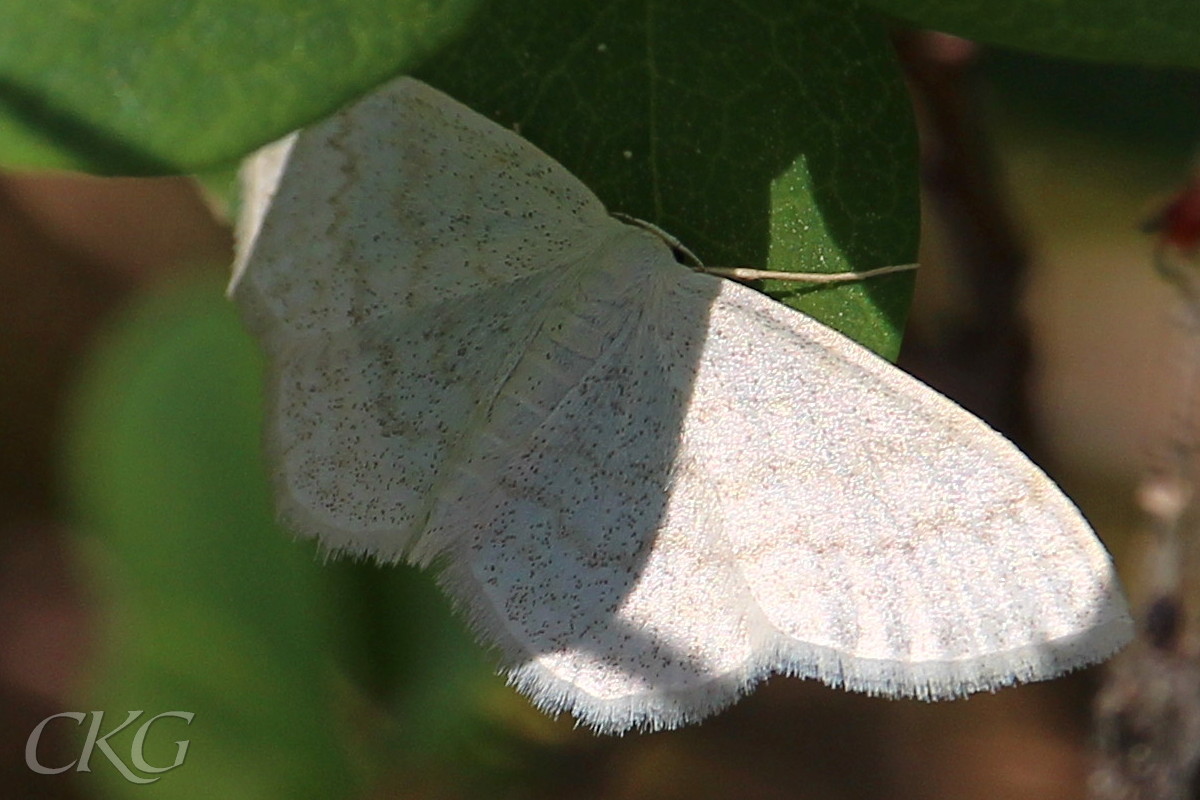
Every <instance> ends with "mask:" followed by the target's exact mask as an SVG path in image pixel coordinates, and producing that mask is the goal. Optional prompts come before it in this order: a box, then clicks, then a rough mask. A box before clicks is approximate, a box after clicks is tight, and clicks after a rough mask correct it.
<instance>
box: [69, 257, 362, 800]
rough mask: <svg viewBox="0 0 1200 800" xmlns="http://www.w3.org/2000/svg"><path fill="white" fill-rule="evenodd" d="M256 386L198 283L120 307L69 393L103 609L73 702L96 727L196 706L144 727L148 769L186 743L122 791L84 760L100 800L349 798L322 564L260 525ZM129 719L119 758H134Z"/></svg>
mask: <svg viewBox="0 0 1200 800" xmlns="http://www.w3.org/2000/svg"><path fill="white" fill-rule="evenodd" d="M260 382H261V364H260V359H259V358H258V355H257V352H256V348H255V347H254V345H253V344H252V343H251V341H250V340H249V338H248V337H247V336H246V335H245V334H244V333H243V332H242V330H241V326H240V324H239V322H238V321H237V319H236V316H235V314H234V312H233V310H232V308H231V307H230V306H229V304H228V303H227V302H226V301H225V299H224V297H223V296H222V292H221V286H220V285H219V283H218V282H217V281H215V280H205V281H203V282H201V283H200V284H198V285H197V284H189V285H185V286H181V287H178V288H177V289H176V290H174V291H172V292H169V293H166V294H164V295H162V296H160V297H157V298H153V299H150V300H149V301H147V302H145V303H143V304H141V305H140V306H138V307H135V308H134V309H132V310H131V311H130V313H129V314H128V315H126V316H125V317H124V318H123V319H122V320H121V321H120V323H119V324H118V325H117V327H116V328H115V329H114V330H113V331H112V332H111V334H110V335H109V336H108V337H107V340H106V341H105V343H104V346H103V347H101V348H100V349H99V350H98V351H97V353H96V355H95V357H94V359H93V360H92V361H91V363H90V364H89V365H88V368H87V370H86V373H85V376H84V379H83V382H82V385H81V386H80V389H79V391H78V393H77V395H76V397H75V402H74V406H73V408H74V409H75V412H74V415H73V424H72V426H71V434H70V436H69V437H68V442H67V447H66V451H65V452H66V458H67V467H68V472H69V474H70V476H71V478H72V482H71V488H72V493H73V499H74V500H75V504H76V506H77V508H78V510H79V517H80V527H81V528H82V529H83V530H85V531H88V532H90V533H92V534H93V536H92V537H91V538H88V539H86V540H85V541H84V543H83V547H82V552H83V554H84V555H85V564H86V565H87V566H88V567H89V572H90V574H91V578H92V580H93V582H94V583H95V584H96V585H97V593H98V596H99V598H100V599H101V601H102V607H103V609H104V614H103V618H102V619H103V624H102V626H101V632H102V640H101V642H102V646H101V648H100V650H101V653H100V657H99V659H98V663H96V664H95V665H94V667H93V670H92V675H93V685H92V686H91V687H89V692H88V696H87V698H86V700H85V707H86V708H89V709H103V710H104V711H105V712H106V725H105V730H108V729H109V728H111V727H112V726H113V725H115V724H116V723H118V722H119V721H120V720H121V719H123V718H124V714H125V712H126V711H127V710H129V709H144V710H146V712H147V714H146V717H147V718H149V717H150V716H152V715H153V714H157V713H161V712H165V711H190V712H193V713H194V714H195V717H194V719H193V721H192V723H191V724H190V725H188V726H186V727H184V726H183V723H182V722H179V721H176V720H167V721H164V722H163V723H161V724H162V732H161V733H156V732H155V731H157V730H158V729H157V728H154V729H151V734H152V735H151V736H150V738H149V741H148V745H147V754H146V755H147V760H148V761H149V763H151V764H158V765H166V764H169V763H171V761H172V760H173V756H174V744H173V742H174V741H175V740H179V739H187V740H189V741H190V742H191V745H190V748H189V752H188V755H187V759H186V761H185V762H184V764H183V765H181V766H180V767H179V768H177V769H175V770H173V771H171V772H169V773H166V774H164V775H162V776H161V780H159V781H158V782H157V783H154V784H152V785H146V786H135V785H133V784H129V783H127V782H126V781H124V780H123V779H122V778H121V777H120V776H119V774H118V773H117V772H116V770H115V769H113V768H111V767H110V766H109V765H108V764H107V762H105V761H104V760H103V759H102V758H100V756H99V754H97V756H96V759H94V760H96V763H95V764H94V765H93V775H92V776H91V777H85V778H84V780H93V779H94V780H96V781H102V782H103V785H104V788H105V789H106V791H107V794H109V795H110V796H113V797H124V796H132V795H136V796H137V797H156V798H157V797H162V798H200V797H239V798H278V797H296V798H303V797H312V798H334V797H340V796H344V795H346V794H353V788H354V781H353V780H352V778H351V776H350V770H349V767H348V765H347V763H346V760H345V755H344V754H343V752H342V746H341V744H340V742H339V739H338V734H339V730H340V729H341V727H342V726H341V725H339V719H340V718H339V715H338V712H337V709H336V708H335V707H334V701H333V697H332V696H331V694H332V693H331V691H330V689H329V686H328V677H329V662H328V660H327V654H326V644H325V639H326V625H327V623H328V620H327V619H326V617H325V616H323V613H322V611H323V610H324V609H323V608H322V606H321V605H320V604H319V603H318V600H319V599H320V597H321V595H320V593H319V590H320V588H321V580H322V576H321V575H320V573H319V570H320V567H319V562H318V561H317V560H316V558H315V557H314V556H315V554H314V550H313V548H312V547H311V546H309V545H301V544H298V543H296V542H295V541H293V540H292V539H291V537H289V536H288V535H287V534H285V533H284V532H282V531H280V530H279V529H278V528H277V527H276V526H275V524H274V521H273V511H272V506H271V502H270V499H269V490H268V487H267V482H266V478H265V473H264V471H263V468H262V464H261V460H260V455H259V418H260V415H261V405H260V392H259V386H260ZM157 724H158V723H156V725H157ZM135 728H136V725H135V726H134V727H133V728H130V729H127V730H126V731H125V732H123V733H122V734H121V736H120V737H116V738H115V739H114V742H115V745H114V749H115V750H117V751H118V752H123V753H124V754H126V755H127V754H128V753H129V746H130V743H131V742H130V740H131V738H132V735H133V731H134V729H135ZM176 734H178V735H176ZM125 761H126V762H127V763H129V759H128V757H126V758H125Z"/></svg>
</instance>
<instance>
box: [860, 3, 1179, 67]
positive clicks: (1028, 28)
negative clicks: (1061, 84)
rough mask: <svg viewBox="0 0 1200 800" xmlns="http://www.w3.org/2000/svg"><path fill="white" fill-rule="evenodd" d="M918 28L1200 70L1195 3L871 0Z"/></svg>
mask: <svg viewBox="0 0 1200 800" xmlns="http://www.w3.org/2000/svg"><path fill="white" fill-rule="evenodd" d="M865 2H866V3H868V4H869V5H872V6H874V7H876V8H878V9H879V10H881V11H884V12H886V13H888V14H893V15H895V16H897V17H899V18H900V19H903V20H906V21H907V22H910V23H912V24H913V25H916V26H919V27H922V28H930V29H932V30H936V31H945V32H946V33H953V34H956V35H958V36H962V37H965V38H967V39H974V40H975V41H979V42H985V43H987V44H996V45H1003V46H1005V47H1016V48H1020V49H1022V50H1032V51H1034V52H1037V53H1045V54H1046V55H1052V56H1064V57H1067V58H1080V59H1085V60H1088V61H1102V62H1107V63H1113V64H1117V63H1120V64H1140V65H1145V66H1176V67H1192V68H1196V67H1200V6H1197V4H1196V2H1195V0H1006V2H1003V3H997V2H994V0H953V2H947V1H946V0H865Z"/></svg>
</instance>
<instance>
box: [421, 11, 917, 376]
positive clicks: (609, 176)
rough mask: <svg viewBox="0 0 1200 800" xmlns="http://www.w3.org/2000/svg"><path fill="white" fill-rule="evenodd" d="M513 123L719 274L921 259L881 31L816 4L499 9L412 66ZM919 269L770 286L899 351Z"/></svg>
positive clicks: (900, 121)
mask: <svg viewBox="0 0 1200 800" xmlns="http://www.w3.org/2000/svg"><path fill="white" fill-rule="evenodd" d="M417 75H418V77H422V78H424V79H426V80H428V81H429V82H430V83H432V84H433V85H434V86H437V87H438V88H440V89H442V90H443V91H447V92H448V93H449V94H451V95H452V96H454V97H456V98H458V99H459V100H462V101H463V102H465V103H466V104H467V105H469V106H471V107H473V108H475V109H476V110H478V111H480V112H481V113H484V114H487V115H488V116H490V117H492V118H493V119H496V120H497V121H499V122H501V123H502V124H506V125H512V126H515V127H517V128H518V130H519V131H520V133H521V134H522V135H523V136H525V137H527V138H529V139H530V140H531V141H533V142H534V143H535V144H537V145H538V146H539V147H541V148H542V149H543V150H545V151H546V152H547V153H549V154H550V155H551V156H553V157H554V158H555V159H557V160H559V161H560V162H562V163H563V164H564V165H565V166H566V167H567V168H568V169H569V170H571V171H572V172H573V173H574V174H575V175H577V176H578V177H579V178H580V179H581V180H583V182H584V183H585V184H587V185H588V186H589V187H591V188H592V189H593V190H594V191H595V192H596V193H597V194H598V195H599V196H600V199H601V200H603V201H604V202H605V204H606V205H607V206H608V207H609V209H610V210H612V211H619V212H623V213H626V214H630V215H632V216H634V217H637V218H639V219H643V220H646V221H648V222H652V223H654V224H656V225H658V226H659V227H661V228H663V229H664V230H666V231H668V232H669V233H671V234H672V235H674V236H677V237H678V238H679V239H680V240H681V241H682V242H683V243H684V244H685V245H686V246H687V247H689V248H690V249H691V250H692V251H693V252H695V253H696V254H697V255H698V256H699V257H700V258H701V259H702V260H703V261H704V262H705V263H706V264H711V265H714V266H753V267H758V268H768V269H774V270H784V271H792V272H795V271H805V272H840V271H845V270H849V269H869V268H872V267H879V266H885V265H889V264H897V263H907V262H911V261H913V260H915V254H916V244H917V219H918V207H917V166H916V146H915V133H914V127H913V122H912V119H911V112H910V109H909V105H908V99H907V94H906V92H905V88H904V85H903V81H902V79H901V75H900V72H899V69H898V67H897V65H896V64H895V62H894V60H893V56H892V54H891V50H890V47H889V45H888V42H887V39H886V36H885V34H884V31H883V29H882V28H881V26H880V25H879V23H878V21H877V19H876V18H875V17H874V16H873V15H863V14H860V13H859V12H858V10H857V9H856V7H854V6H851V5H844V6H839V7H833V6H831V5H830V4H829V3H827V2H823V1H822V0H746V1H745V2H739V3H733V4H731V3H727V2H724V0H696V2H687V3H683V2H673V3H662V2H649V1H648V0H613V1H611V2H588V1H585V0H574V1H573V2H558V3H538V4H528V3H523V2H519V1H518V0H495V1H494V2H492V3H490V4H489V5H487V6H486V8H485V9H484V10H482V11H481V13H480V14H478V15H477V16H476V17H475V18H474V20H473V25H472V26H471V27H470V28H469V30H468V31H467V33H466V34H465V35H464V36H463V37H462V38H460V39H459V40H457V41H456V42H455V43H454V44H453V45H452V46H450V47H447V48H444V49H443V50H442V51H440V52H439V54H438V55H437V56H436V57H434V58H433V59H431V60H430V61H427V62H426V63H425V64H424V65H423V66H422V67H421V68H420V69H419V70H418V72H417ZM911 287H912V279H911V276H904V275H901V276H891V277H887V278H881V279H876V280H873V281H868V282H865V283H862V284H854V285H848V286H842V287H839V288H832V289H831V288H823V289H809V288H804V289H797V288H796V285H795V284H779V285H776V286H768V287H767V288H768V289H770V290H772V293H773V294H774V295H775V296H777V297H779V298H781V299H783V300H784V301H785V302H787V303H788V304H790V305H794V306H795V307H797V308H801V309H802V310H806V311H809V312H810V313H813V314H814V316H817V317H818V318H820V319H821V320H822V321H824V322H826V323H827V324H830V325H832V326H833V327H836V328H838V329H840V330H842V331H843V332H845V333H847V334H849V335H850V336H852V337H854V338H856V339H858V340H859V341H861V342H863V343H864V344H866V345H867V346H869V347H871V348H873V349H875V350H876V351H878V352H880V353H882V354H883V355H885V356H887V357H894V356H895V354H896V352H897V350H898V348H899V342H900V330H901V329H902V326H903V321H904V314H905V311H906V309H907V306H908V303H909V300H910V297H911V294H910V293H911Z"/></svg>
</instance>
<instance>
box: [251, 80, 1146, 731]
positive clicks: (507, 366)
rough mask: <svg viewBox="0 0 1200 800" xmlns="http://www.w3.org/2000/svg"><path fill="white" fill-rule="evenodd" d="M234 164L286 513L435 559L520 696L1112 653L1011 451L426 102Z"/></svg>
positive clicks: (1086, 589)
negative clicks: (241, 174) (240, 169)
mask: <svg viewBox="0 0 1200 800" xmlns="http://www.w3.org/2000/svg"><path fill="white" fill-rule="evenodd" d="M245 175H246V178H247V186H246V203H245V207H246V213H245V214H244V215H243V216H244V219H243V224H242V231H241V240H240V247H239V259H238V265H237V269H236V274H235V278H234V284H233V288H232V294H233V297H234V298H235V299H236V301H237V303H238V304H239V305H240V306H241V308H242V310H243V312H244V316H245V318H246V320H247V322H248V324H249V326H250V327H251V328H252V329H253V331H254V333H255V334H256V335H257V336H258V337H259V339H260V340H261V342H262V345H263V347H264V348H265V350H266V353H267V355H268V357H269V361H270V376H269V394H270V408H269V413H268V417H267V448H268V454H269V458H270V465H271V469H272V470H273V475H274V482H275V491H276V495H277V500H278V506H279V509H280V513H281V515H282V517H283V519H284V521H285V522H286V523H287V525H288V526H290V527H291V528H292V529H293V530H295V531H297V532H299V533H301V534H304V535H306V536H313V537H317V538H318V539H319V540H320V541H321V543H322V544H323V545H324V546H325V547H327V548H329V549H330V550H332V551H339V552H347V553H353V554H370V555H372V556H374V557H376V558H377V559H379V560H381V561H384V562H397V561H407V562H410V563H413V564H417V565H421V566H426V565H430V564H431V563H433V564H436V565H437V568H438V569H439V570H440V577H441V583H442V586H443V587H444V588H445V590H446V591H447V592H448V593H449V594H450V596H451V597H452V598H453V600H454V601H455V603H456V604H457V605H458V606H459V607H460V608H461V609H462V610H463V612H465V614H466V615H467V617H469V619H470V622H471V624H472V626H473V627H474V629H475V631H476V632H477V633H478V635H479V637H480V638H481V639H482V640H483V641H485V642H486V643H487V644H489V645H493V646H495V647H496V648H498V649H499V651H500V653H501V655H502V658H503V661H504V663H505V664H506V666H507V667H508V669H509V677H510V680H511V682H512V683H514V684H515V685H516V687H517V688H518V689H519V690H520V691H522V692H524V693H525V694H527V695H528V696H529V697H530V698H531V699H532V700H533V702H534V703H536V704H537V705H538V706H539V707H541V708H543V709H545V710H547V711H550V712H560V711H564V710H565V711H569V712H570V713H571V714H573V715H575V716H576V717H577V718H578V720H579V721H581V722H582V723H583V724H585V725H587V726H590V727H592V728H594V729H596V730H598V731H603V732H620V731H625V730H627V729H629V728H642V729H658V728H672V727H676V726H679V725H681V724H684V723H687V722H691V721H694V720H698V719H701V718H702V717H705V716H706V715H708V714H710V713H712V712H714V711H716V710H718V709H720V708H722V707H724V706H727V705H729V704H731V703H733V702H734V701H735V700H736V699H737V698H738V697H739V696H740V695H741V694H743V693H745V692H746V691H748V690H749V689H750V688H751V687H752V686H753V685H755V684H757V683H758V682H760V681H762V680H763V679H765V678H766V677H767V676H768V675H769V674H771V673H785V674H789V675H799V676H802V677H811V678H817V679H819V680H821V681H824V682H825V683H828V684H831V685H833V686H840V687H845V688H847V689H852V690H856V691H863V692H868V693H871V694H879V695H887V696H912V697H919V698H925V699H938V698H949V697H957V696H961V695H964V694H967V693H969V692H973V691H977V690H983V689H995V688H997V687H1000V686H1004V685H1007V684H1011V683H1014V682H1017V681H1030V680H1039V679H1044V678H1049V677H1053V676H1056V675H1059V674H1061V673H1063V672H1065V671H1067V670H1070V669H1073V668H1076V667H1080V666H1083V665H1086V664H1090V663H1093V662H1096V661H1099V660H1101V659H1103V658H1105V657H1107V656H1108V655H1110V654H1111V653H1113V652H1114V651H1115V650H1116V649H1118V648H1119V647H1120V646H1121V645H1122V644H1123V643H1125V641H1126V640H1127V639H1128V638H1129V636H1130V633H1131V622H1130V620H1129V617H1128V614H1127V611H1126V606H1125V602H1124V600H1123V599H1122V597H1121V594H1120V590H1119V588H1118V586H1117V582H1116V578H1115V577H1114V574H1113V570H1112V565H1111V563H1110V560H1109V557H1108V555H1107V553H1106V552H1105V550H1104V548H1103V546H1102V545H1101V544H1100V542H1099V541H1097V539H1096V537H1095V536H1094V534H1093V533H1092V531H1091V530H1090V528H1089V527H1088V525H1087V523H1086V522H1085V521H1084V520H1083V518H1082V517H1081V516H1080V514H1079V512H1078V511H1077V510H1076V509H1075V507H1074V506H1073V505H1072V504H1071V503H1070V501H1068V500H1067V499H1066V498H1065V497H1064V496H1063V495H1062V493H1061V492H1060V491H1059V490H1058V489H1057V488H1056V487H1055V485H1054V484H1053V483H1052V482H1051V481H1050V480H1049V479H1048V478H1047V477H1046V476H1045V475H1044V474H1043V473H1042V472H1041V471H1040V470H1038V468H1037V467H1035V466H1034V465H1033V464H1031V463H1030V462H1029V461H1028V460H1027V459H1026V458H1025V457H1024V456H1023V455H1021V453H1020V452H1018V451H1017V450H1016V448H1014V447H1013V446H1012V445H1011V444H1010V443H1009V442H1008V441H1006V440H1005V439H1004V438H1002V437H1001V436H1000V435H998V434H997V433H995V432H994V431H992V430H991V429H990V428H988V427H987V426H986V425H984V424H983V423H982V422H980V421H979V420H978V419H976V418H975V417H973V416H971V415H970V414H968V413H967V412H965V411H963V410H962V409H961V408H959V407H958V406H956V405H955V404H954V403H952V402H950V401H949V400H947V399H945V398H944V397H942V396H941V395H939V394H937V393H936V392H934V391H932V390H931V389H929V388H927V387H926V386H924V385H923V384H921V383H919V382H917V381H916V380H914V379H912V378H911V377H909V376H908V375H905V374H904V373H903V372H901V371H900V370H898V369H897V368H895V367H894V366H892V365H891V364H889V363H887V362H886V361H884V360H883V359H880V358H878V357H876V356H875V355H874V354H872V353H870V352H869V351H867V350H866V349H864V348H863V347H861V346H859V345H858V344H856V343H854V342H853V341H851V340H850V339H848V338H846V337H844V336H842V335H840V334H838V333H836V332H834V331H832V330H830V329H829V328H827V327H825V326H824V325H821V324H820V323H818V322H816V321H814V320H812V319H810V318H809V317H807V316H805V315H804V314H801V313H799V312H797V311H793V310H792V309H789V308H787V307H785V306H783V305H780V304H778V303H776V302H774V301H772V300H770V299H769V298H767V297H765V296H763V295H761V294H759V293H757V292H755V291H753V290H751V289H749V288H747V287H745V286H742V285H739V284H737V283H734V282H732V281H729V280H724V279H721V278H717V277H713V276H711V275H706V274H701V273H698V272H695V271H693V270H690V269H688V268H686V267H684V266H681V265H680V264H678V263H677V262H676V260H675V258H674V257H673V256H672V253H671V251H670V250H669V248H668V247H667V246H666V245H665V244H664V242H663V241H662V239H661V238H660V237H658V236H656V235H654V234H653V233H651V232H649V231H647V230H645V229H643V228H640V227H637V226H633V225H629V224H626V223H625V222H621V221H619V220H617V219H614V218H613V217H612V216H610V215H609V214H608V212H607V211H606V210H605V209H604V207H603V206H602V205H601V203H600V201H599V200H598V199H597V198H596V197H595V196H594V195H593V194H592V193H591V192H590V191H589V190H588V189H587V188H586V187H585V186H583V184H581V183H580V182H579V181H578V180H577V179H576V178H574V177H573V176H572V175H570V174H569V173H568V172H567V171H566V170H565V169H564V168H563V167H562V166H560V165H559V164H558V163H556V162H555V161H554V160H552V159H551V158H550V157H549V156H547V155H546V154H545V153H543V152H541V151H540V150H538V149H537V148H536V147H534V146H533V145H532V144H530V143H529V142H527V141H525V140H523V139H521V138H520V137H518V136H517V135H516V134H514V133H513V132H511V131H508V130H506V129H504V128H501V127H500V126H498V125H496V124H494V123H492V122H490V121H488V120H487V119H485V118H484V117H482V116H480V115H479V114H477V113H475V112H473V111H471V110H470V109H468V108H466V107H464V106H462V105H460V104H459V103H457V102H456V101H454V100H452V99H450V98H449V97H447V96H445V95H444V94H441V93H439V92H437V91H436V90H434V89H432V88H430V87H429V86H426V85H424V84H422V83H419V82H418V81H415V80H412V79H405V78H402V79H399V80H396V81H393V82H392V83H390V84H388V85H386V86H384V87H383V88H381V89H380V90H378V91H377V92H375V93H374V94H372V95H370V96H369V97H367V98H366V99H364V100H362V101H360V102H358V103H357V104H355V105H353V106H351V107H350V108H348V109H346V110H345V111H343V112H341V113H339V114H337V115H336V116H334V117H332V118H330V119H327V120H325V121H324V122H321V123H320V124H318V125H315V126H313V127H312V128H310V129H307V130H305V131H302V132H300V133H299V134H298V135H294V136H293V137H291V138H289V139H287V140H285V141H284V142H282V143H280V144H279V145H276V146H275V149H274V150H273V151H270V152H267V153H266V154H263V155H259V156H257V157H255V158H254V159H252V160H251V161H250V162H249V163H248V167H247V169H246V171H245Z"/></svg>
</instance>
